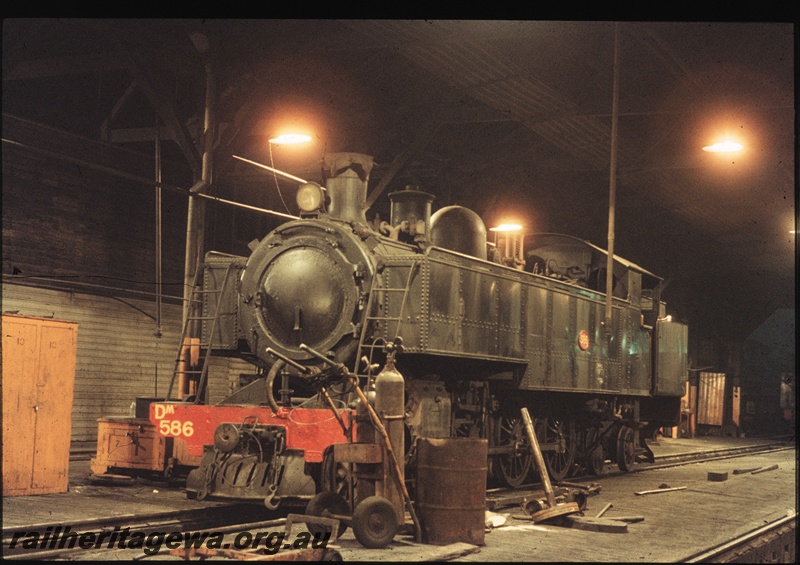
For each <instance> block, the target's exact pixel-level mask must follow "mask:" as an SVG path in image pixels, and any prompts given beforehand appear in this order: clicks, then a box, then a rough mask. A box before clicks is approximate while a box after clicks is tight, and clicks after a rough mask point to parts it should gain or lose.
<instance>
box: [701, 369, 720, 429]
mask: <svg viewBox="0 0 800 565" xmlns="http://www.w3.org/2000/svg"><path fill="white" fill-rule="evenodd" d="M697 388H698V391H697V423H698V424H706V425H709V426H721V425H722V419H723V416H724V413H725V373H700V378H699V381H698V387H697Z"/></svg>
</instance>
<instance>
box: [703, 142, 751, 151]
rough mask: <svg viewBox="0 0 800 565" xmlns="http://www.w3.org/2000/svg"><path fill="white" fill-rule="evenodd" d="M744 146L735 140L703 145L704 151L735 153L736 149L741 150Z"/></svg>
mask: <svg viewBox="0 0 800 565" xmlns="http://www.w3.org/2000/svg"><path fill="white" fill-rule="evenodd" d="M742 148H743V146H742V144H741V143H736V142H734V141H720V142H719V143H714V144H713V145H706V146H705V147H703V151H708V152H709V153H734V152H736V151H741V150H742Z"/></svg>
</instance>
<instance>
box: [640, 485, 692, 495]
mask: <svg viewBox="0 0 800 565" xmlns="http://www.w3.org/2000/svg"><path fill="white" fill-rule="evenodd" d="M685 489H686V487H672V488H659V489H656V490H640V491H639V492H635V493H633V494H635V495H637V496H641V495H644V494H656V493H659V492H673V491H676V490H685Z"/></svg>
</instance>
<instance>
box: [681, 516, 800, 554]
mask: <svg viewBox="0 0 800 565" xmlns="http://www.w3.org/2000/svg"><path fill="white" fill-rule="evenodd" d="M796 521H797V512H794V513H792V514H788V515H786V516H784V517H783V518H779V519H777V520H775V521H774V522H770V523H769V524H767V525H765V526H761V527H759V528H756V529H754V530H751V531H749V532H747V533H745V534H742V535H740V536H737V537H735V538H732V539H730V540H728V541H727V542H725V543H722V544H720V545H716V546H714V547H711V548H709V549H705V550H703V551H699V552H697V553H694V554H692V555H690V556H689V557H686V558H684V559H681V560H679V561H678V563H705V562H709V561H711V560H712V559H715V558H718V557H720V556H723V555H726V554H728V553H731V552H732V551H734V550H736V549H737V548H740V547H744V546H746V545H747V544H748V543H750V542H752V541H754V540H757V539H759V538H762V537H764V536H766V535H768V534H770V533H772V532H774V531H776V530H777V529H779V528H781V527H783V526H785V525H787V524H791V523H793V522H796Z"/></svg>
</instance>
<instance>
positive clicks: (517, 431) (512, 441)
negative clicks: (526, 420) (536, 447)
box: [496, 416, 532, 488]
mask: <svg viewBox="0 0 800 565" xmlns="http://www.w3.org/2000/svg"><path fill="white" fill-rule="evenodd" d="M497 428H498V429H497V446H498V447H508V448H509V449H510V452H509V453H504V454H501V455H497V458H496V462H497V463H498V467H499V469H498V472H497V473H496V474H497V478H499V479H501V480H502V481H503V482H505V484H506V485H507V486H509V487H511V488H516V487H518V486H520V485H522V483H524V482H525V479H526V478H527V477H528V472H529V471H530V469H531V461H532V456H531V452H530V448H529V447H528V441H527V439H526V438H525V428H524V426H523V425H522V420H521V419H520V418H510V417H507V416H500V418H499V419H498V424H497Z"/></svg>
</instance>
